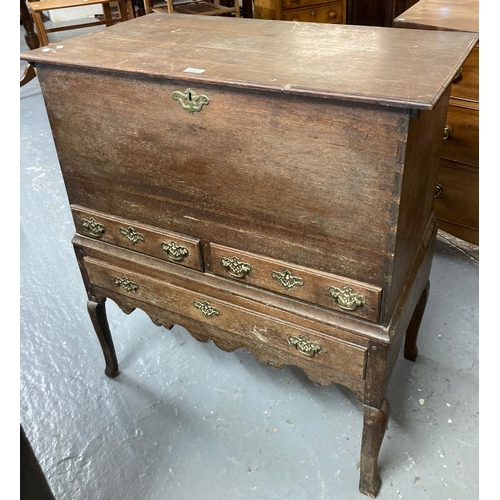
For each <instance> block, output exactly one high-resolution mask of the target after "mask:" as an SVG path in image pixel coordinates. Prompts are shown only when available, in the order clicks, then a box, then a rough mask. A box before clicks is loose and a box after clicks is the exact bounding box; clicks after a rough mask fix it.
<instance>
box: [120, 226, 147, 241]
mask: <svg viewBox="0 0 500 500" xmlns="http://www.w3.org/2000/svg"><path fill="white" fill-rule="evenodd" d="M120 234H121V235H122V236H125V238H127V239H128V241H130V243H132V245H135V244H137V243H139V241H145V240H144V235H142V234H141V233H138V232H137V231H136V230H135V229H134V228H133V227H131V226H129V227H128V228H127V229H125V228H124V227H121V228H120Z"/></svg>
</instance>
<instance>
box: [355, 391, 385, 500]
mask: <svg viewBox="0 0 500 500" xmlns="http://www.w3.org/2000/svg"><path fill="white" fill-rule="evenodd" d="M363 408H364V423H363V438H362V440H361V461H360V467H359V468H360V471H361V474H360V479H359V491H360V492H361V493H363V494H365V495H367V496H369V497H371V498H375V497H376V496H377V494H378V491H379V489H380V486H381V484H382V481H381V479H380V475H379V473H378V467H377V463H378V455H379V452H380V447H381V446H382V441H383V439H384V434H385V430H386V428H387V422H388V420H389V411H390V408H389V402H388V401H387V399H384V401H383V403H382V406H381V407H380V408H372V407H371V406H368V405H364V407H363Z"/></svg>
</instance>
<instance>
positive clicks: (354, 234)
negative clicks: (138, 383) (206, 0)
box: [22, 15, 477, 496]
mask: <svg viewBox="0 0 500 500" xmlns="http://www.w3.org/2000/svg"><path fill="white" fill-rule="evenodd" d="M153 26H154V29H153ZM186 39H187V40H189V47H186V42H185V40H186ZM207 40H209V41H210V43H207ZM476 40H477V36H476V35H474V34H469V33H450V32H436V31H428V32H418V33H417V32H414V31H412V30H394V29H380V30H376V33H374V30H373V29H370V28H366V27H359V26H343V25H339V26H328V25H325V24H314V25H312V24H308V23H304V24H303V26H302V27H301V29H300V30H297V29H296V26H295V25H293V24H292V23H274V22H262V21H259V20H254V21H251V22H250V21H248V20H245V19H229V18H224V17H209V18H207V17H201V16H174V15H165V16H143V17H141V18H139V19H137V20H136V21H134V23H124V24H123V25H121V26H117V27H115V28H114V29H113V30H102V31H100V32H98V33H93V34H91V35H89V36H86V37H80V38H77V39H73V40H69V41H68V42H66V43H65V45H64V50H63V51H60V52H58V51H57V50H55V51H52V52H43V51H42V50H40V49H38V50H36V51H31V52H29V53H26V54H23V55H22V58H23V59H27V60H29V61H33V62H36V64H37V68H38V72H39V81H40V85H41V88H42V92H43V95H44V99H45V102H46V107H47V113H48V116H49V120H50V124H51V128H52V132H53V135H54V141H55V145H56V148H57V151H58V156H59V162H60V166H61V169H62V173H63V176H64V180H65V186H66V189H67V193H68V197H69V201H70V204H71V209H72V213H73V217H74V223H75V226H76V231H77V233H76V235H75V236H74V238H73V245H74V249H75V253H76V256H77V259H78V263H79V266H80V270H81V272H82V279H83V282H84V284H85V287H86V290H87V296H88V303H87V308H88V312H89V314H90V317H91V319H92V322H93V325H94V328H95V331H96V334H97V337H98V339H99V342H100V344H101V347H102V350H103V354H104V358H105V363H106V368H105V373H106V374H107V375H108V376H109V377H115V376H116V375H118V362H117V357H116V353H115V349H114V344H113V341H112V338H111V333H110V330H109V325H108V322H107V319H106V310H105V302H106V300H107V299H108V298H110V299H112V300H113V301H114V302H116V303H117V304H118V305H119V306H120V307H121V309H122V310H123V311H124V312H126V313H130V312H131V311H132V310H133V309H134V308H140V309H142V310H143V311H145V312H146V313H147V314H148V315H149V317H150V318H151V319H152V320H153V321H154V323H155V324H157V325H164V326H167V327H170V326H171V325H173V324H175V323H176V324H180V325H182V326H185V327H186V328H187V329H188V331H189V332H190V333H191V334H192V335H193V336H194V337H195V338H197V339H199V340H201V341H205V342H206V341H209V340H213V341H214V343H215V344H216V345H217V346H219V347H221V348H222V349H224V350H227V351H232V350H234V349H236V348H240V347H244V348H246V349H248V350H250V351H251V352H252V353H254V354H255V355H256V356H257V357H258V359H259V360H260V361H262V362H264V363H267V364H269V365H271V366H274V367H277V368H279V367H281V366H283V365H287V364H290V365H294V366H298V367H300V368H301V369H302V370H304V372H305V373H306V374H307V375H308V377H309V378H311V379H312V380H313V381H315V382H316V383H318V384H320V385H327V384H330V383H339V384H342V385H344V386H346V387H348V388H349V389H350V390H352V391H353V393H354V395H355V396H356V398H357V399H358V400H359V401H360V402H361V403H362V404H363V407H364V428H363V437H362V443H361V460H360V490H361V491H362V492H363V493H365V494H367V495H370V496H374V495H376V494H377V492H378V490H379V487H380V478H379V475H378V471H377V460H378V454H379V450H380V446H381V444H382V440H383V436H384V432H385V428H386V425H387V419H388V413H389V404H388V402H387V400H386V398H385V392H386V388H387V384H388V383H389V380H390V376H391V373H392V369H393V367H394V364H395V361H396V359H397V357H398V354H399V351H400V348H401V345H402V343H403V341H404V342H405V347H404V353H405V356H406V357H407V358H408V359H411V360H415V359H416V357H417V348H416V337H417V333H418V329H419V325H420V320H421V318H422V315H423V313H424V309H425V304H426V301H427V296H428V278H429V273H430V267H431V262H432V256H433V248H434V242H435V236H436V223H435V217H434V213H433V196H434V187H435V178H436V173H437V165H438V159H439V148H440V144H441V140H442V137H441V134H442V130H443V128H444V125H445V118H446V110H447V105H448V98H449V91H450V85H451V81H452V78H453V76H454V73H455V70H456V67H457V66H459V65H460V64H462V63H463V61H464V60H465V58H466V57H467V55H468V54H469V52H470V50H472V48H473V45H474V44H475V42H476ZM370 44H372V45H371V46H372V47H373V48H374V49H373V50H368V48H369V47H370ZM380 46H383V47H386V48H387V50H384V51H376V50H377V47H380ZM96 47H99V52H98V53H97V54H96V50H95V48H96ZM235 48H236V49H235ZM347 50H349V51H350V57H344V58H342V57H336V55H337V54H339V55H341V54H345V52H346V51H347ZM158 51H160V53H159V52H158ZM186 51H187V52H186ZM375 51H376V57H374V52H375ZM123 53H126V54H127V64H126V65H124V64H123ZM304 54H305V55H308V57H303V56H304ZM312 54H314V56H312ZM297 60H301V64H300V65H297V64H296V61H297ZM430 62H431V63H432V64H429V63H430ZM334 72H335V75H336V78H330V75H332V74H333V73H334ZM366 74H368V75H371V76H372V77H371V78H360V75H366ZM415 75H417V77H416V76H415ZM290 82H293V83H290ZM96 93H98V94H100V95H105V96H106V105H104V106H92V105H91V104H89V103H91V102H92V100H91V99H90V96H93V95H95V94H96ZM68 123H71V125H72V126H71V127H69V126H68ZM124 123H127V127H125V128H124V127H123V124H124ZM75 130H78V131H79V132H80V133H75ZM213 130H217V131H218V133H217V138H216V139H215V140H214V135H213ZM241 136H244V137H245V138H246V140H245V141H244V142H241V141H238V138H240V137H241ZM89 144H92V145H93V147H92V148H89V147H88V145H89ZM234 144H238V146H237V147H234ZM312 418H313V417H312Z"/></svg>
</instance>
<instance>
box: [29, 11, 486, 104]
mask: <svg viewBox="0 0 500 500" xmlns="http://www.w3.org/2000/svg"><path fill="white" fill-rule="evenodd" d="M476 41H477V35H476V34H473V33H459V32H446V31H426V30H422V31H421V30H407V29H396V28H378V27H367V26H350V25H330V24H320V23H299V22H286V21H267V20H257V19H245V18H224V17H207V16H196V15H181V14H176V15H164V14H149V15H147V16H142V17H139V18H136V19H133V20H130V21H126V22H124V23H119V24H117V25H115V26H112V27H109V28H105V29H103V30H101V31H99V32H96V33H90V34H87V35H82V36H79V37H76V38H73V39H70V40H66V41H65V42H64V43H60V44H58V45H55V44H54V45H49V46H48V47H44V48H40V49H37V50H34V51H30V52H26V53H23V54H22V55H21V58H22V59H25V60H27V61H32V62H35V63H37V62H39V63H46V64H56V65H63V66H73V67H79V68H91V69H104V70H111V71H119V72H123V73H132V74H133V73H140V74H143V75H150V76H155V77H160V78H165V79H169V80H183V81H186V82H200V83H202V82H205V83H212V84H214V83H215V84H220V85H224V86H232V87H240V88H248V89H263V90H266V91H271V92H283V93H290V94H295V95H297V94H299V95H310V96H316V97H323V98H334V99H339V100H344V101H359V102H365V103H373V104H381V105H388V106H396V107H405V108H416V109H432V108H433V106H434V104H435V103H436V102H437V101H438V100H439V98H440V97H441V95H442V93H443V92H444V90H445V89H446V88H447V86H448V84H449V83H450V82H451V80H452V79H453V77H454V76H455V73H456V72H457V71H458V69H459V68H460V66H461V65H462V63H463V62H464V60H465V59H466V57H467V55H468V54H469V52H470V51H471V50H472V48H473V46H474V44H475V43H476ZM58 47H61V48H58Z"/></svg>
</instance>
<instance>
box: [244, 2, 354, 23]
mask: <svg viewBox="0 0 500 500" xmlns="http://www.w3.org/2000/svg"><path fill="white" fill-rule="evenodd" d="M346 2H347V0H334V1H332V0H254V14H253V17H255V18H257V19H273V20H276V21H278V20H282V21H301V22H309V23H330V24H343V23H345V22H346Z"/></svg>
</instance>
